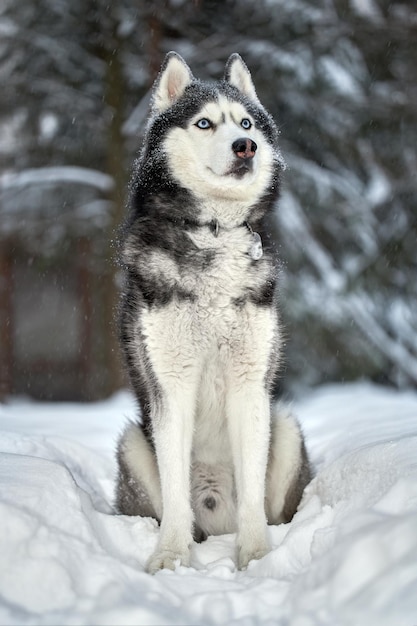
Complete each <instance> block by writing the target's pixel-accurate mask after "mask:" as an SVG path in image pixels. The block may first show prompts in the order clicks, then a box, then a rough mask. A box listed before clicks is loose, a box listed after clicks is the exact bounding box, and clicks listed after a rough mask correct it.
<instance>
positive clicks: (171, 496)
mask: <svg viewBox="0 0 417 626" xmlns="http://www.w3.org/2000/svg"><path fill="white" fill-rule="evenodd" d="M193 417H194V410H193V406H192V405H191V403H189V402H188V403H187V400H186V396H185V394H184V395H183V397H182V400H181V401H180V400H178V401H175V400H173V398H172V394H171V397H170V398H169V399H168V398H165V399H164V400H163V401H162V403H161V408H160V410H159V411H158V414H157V415H155V417H154V430H153V434H154V442H155V450H156V456H157V460H158V469H159V476H160V480H161V490H162V507H163V511H162V521H161V529H160V536H159V542H158V546H157V548H156V551H155V552H154V554H153V555H152V556H151V558H150V559H149V561H148V564H147V571H148V572H149V573H151V574H154V573H155V572H157V571H158V570H160V569H164V568H168V569H174V568H175V565H176V564H181V565H186V566H188V565H189V562H190V546H191V543H192V525H193V513H192V509H191V504H190V457H191V443H192V433H193Z"/></svg>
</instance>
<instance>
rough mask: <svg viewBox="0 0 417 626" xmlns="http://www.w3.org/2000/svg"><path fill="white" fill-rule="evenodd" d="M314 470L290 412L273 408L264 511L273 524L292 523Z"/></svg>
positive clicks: (277, 407)
mask: <svg viewBox="0 0 417 626" xmlns="http://www.w3.org/2000/svg"><path fill="white" fill-rule="evenodd" d="M311 479H312V469H311V465H310V461H309V458H308V455H307V450H306V447H305V442H304V436H303V433H302V431H301V427H300V425H299V423H298V421H297V419H296V418H295V417H294V415H293V413H292V411H291V409H290V408H289V407H288V406H286V405H284V404H281V403H278V404H276V405H275V406H274V407H273V415H272V424H271V442H270V447H269V458H268V468H267V475H266V494H265V508H266V514H267V518H268V522H269V523H270V524H279V523H282V522H284V523H285V522H289V521H290V520H291V519H292V518H293V516H294V514H295V512H296V511H297V507H298V505H299V503H300V500H301V497H302V495H303V491H304V488H305V487H306V486H307V485H308V483H309V482H310V480H311Z"/></svg>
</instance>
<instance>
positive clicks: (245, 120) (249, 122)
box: [240, 117, 252, 130]
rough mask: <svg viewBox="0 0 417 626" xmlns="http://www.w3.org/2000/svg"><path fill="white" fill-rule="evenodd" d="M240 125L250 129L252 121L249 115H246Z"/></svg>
mask: <svg viewBox="0 0 417 626" xmlns="http://www.w3.org/2000/svg"><path fill="white" fill-rule="evenodd" d="M240 125H241V127H242V128H244V129H245V130H249V128H251V127H252V122H251V121H250V120H248V118H247V117H244V118H243V120H242V121H241V122H240Z"/></svg>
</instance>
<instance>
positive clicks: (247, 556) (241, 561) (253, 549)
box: [237, 543, 270, 570]
mask: <svg viewBox="0 0 417 626" xmlns="http://www.w3.org/2000/svg"><path fill="white" fill-rule="evenodd" d="M269 551H270V548H269V546H268V545H267V544H264V543H260V544H257V545H256V546H250V547H249V546H239V547H238V554H237V566H238V568H239V569H241V570H242V569H246V568H247V566H248V565H249V563H250V561H253V560H259V559H262V557H264V556H265V555H266V554H268V552H269Z"/></svg>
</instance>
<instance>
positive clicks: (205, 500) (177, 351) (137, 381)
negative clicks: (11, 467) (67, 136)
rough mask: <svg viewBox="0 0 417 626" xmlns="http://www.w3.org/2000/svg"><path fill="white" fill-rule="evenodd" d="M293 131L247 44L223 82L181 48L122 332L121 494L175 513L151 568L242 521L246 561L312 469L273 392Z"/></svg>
mask: <svg viewBox="0 0 417 626" xmlns="http://www.w3.org/2000/svg"><path fill="white" fill-rule="evenodd" d="M277 136H278V132H277V128H276V126H275V124H274V122H273V120H272V118H271V117H270V115H269V114H268V113H267V112H266V110H265V109H264V108H263V106H262V105H261V103H260V102H259V100H258V97H257V94H256V92H255V88H254V85H253V82H252V78H251V75H250V73H249V70H248V68H247V67H246V65H245V63H244V62H243V61H242V59H241V57H240V56H239V55H238V54H233V55H232V56H231V57H230V58H229V60H228V62H227V64H226V69H225V76H224V79H223V80H221V81H219V82H217V83H205V82H201V81H199V80H196V79H195V78H194V77H193V75H192V73H191V70H190V69H189V67H188V65H187V64H186V63H185V61H184V60H183V59H182V58H181V57H180V56H179V55H178V54H176V53H174V52H170V53H169V54H168V55H167V57H166V59H165V62H164V64H163V66H162V69H161V72H160V75H159V77H158V78H157V80H156V83H155V87H154V91H153V98H152V108H151V114H150V118H149V122H148V126H147V130H146V136H145V140H144V145H143V148H142V151H141V154H140V156H139V158H138V160H137V162H136V164H135V166H134V174H133V178H132V183H131V211H130V217H129V219H128V223H127V225H126V232H125V237H124V242H123V249H122V263H123V265H124V268H125V274H126V281H125V293H124V297H123V302H122V307H121V311H122V312H121V344H122V348H123V351H124V356H125V360H126V364H127V369H128V372H129V375H130V379H131V383H132V386H133V389H134V391H135V394H136V396H137V400H138V403H139V407H140V420H138V422H137V423H130V424H129V425H128V426H127V428H126V430H125V431H124V433H123V435H122V436H121V438H120V441H119V444H118V452H117V458H118V466H119V475H118V484H117V494H116V507H117V510H118V512H119V513H121V514H125V515H141V516H151V517H153V518H156V519H157V520H158V521H159V522H160V532H159V542H158V545H157V548H156V551H155V552H154V554H153V555H152V556H151V558H150V560H149V562H148V564H147V570H148V571H149V572H151V573H155V572H156V571H158V570H160V569H162V568H170V569H174V568H175V566H176V565H177V564H181V565H185V566H187V565H189V564H190V548H191V545H192V542H193V538H194V539H195V540H197V541H201V540H203V539H205V538H206V537H207V535H210V534H223V533H234V532H236V533H237V564H238V567H239V568H241V569H242V568H246V566H247V565H248V563H249V561H251V559H260V558H261V557H263V556H264V555H265V554H266V553H267V552H268V549H269V544H268V533H267V522H269V523H270V524H278V523H280V522H287V521H289V520H291V518H292V516H293V515H294V513H295V511H296V509H297V506H298V504H299V501H300V498H301V494H302V492H303V489H304V487H305V485H306V484H307V482H308V481H309V479H310V466H309V462H308V458H307V454H306V450H305V446H304V442H303V438H302V435H301V432H300V429H299V426H298V424H297V422H296V420H295V419H294V418H293V417H292V415H291V414H290V413H289V412H288V411H283V410H282V409H279V408H277V406H276V405H274V403H273V401H272V391H273V387H274V381H275V379H276V375H277V371H278V366H279V362H280V343H281V328H280V322H279V319H278V313H277V306H276V275H277V259H276V256H275V253H274V251H273V246H272V245H271V242H270V239H269V238H268V234H267V232H266V223H265V220H266V218H267V216H268V214H270V213H271V212H272V211H273V210H274V206H275V203H276V201H277V197H278V193H279V182H280V173H281V170H283V167H284V162H283V160H282V157H281V155H280V152H279V149H278V146H277Z"/></svg>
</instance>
